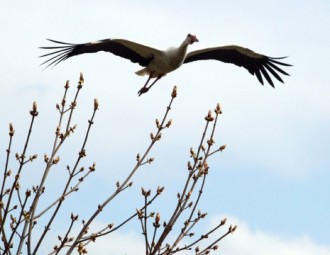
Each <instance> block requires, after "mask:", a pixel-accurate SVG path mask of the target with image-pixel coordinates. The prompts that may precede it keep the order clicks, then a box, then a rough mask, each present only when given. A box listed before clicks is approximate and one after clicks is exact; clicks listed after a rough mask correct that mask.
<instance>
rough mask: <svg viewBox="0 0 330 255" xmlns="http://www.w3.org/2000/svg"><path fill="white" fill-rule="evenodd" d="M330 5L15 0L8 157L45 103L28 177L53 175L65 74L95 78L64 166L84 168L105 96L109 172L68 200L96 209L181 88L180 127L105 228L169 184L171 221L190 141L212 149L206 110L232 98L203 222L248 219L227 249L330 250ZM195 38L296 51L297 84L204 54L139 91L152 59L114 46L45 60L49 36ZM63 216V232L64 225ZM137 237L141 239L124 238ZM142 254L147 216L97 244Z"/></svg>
mask: <svg viewBox="0 0 330 255" xmlns="http://www.w3.org/2000/svg"><path fill="white" fill-rule="evenodd" d="M329 12H330V3H329V1H325V0H324V1H322V0H318V1H305V0H303V1H281V0H280V1H273V0H268V1H267V0H266V1H255V0H251V1H207V2H206V1H204V2H202V1H189V2H188V1H180V2H178V1H172V0H171V1H93V2H91V1H77V0H73V1H64V0H59V1H49V0H46V1H35V0H31V1H28V2H26V1H15V2H9V1H5V2H2V3H1V8H0V33H1V38H2V40H1V41H0V45H1V49H2V51H1V58H0V66H1V68H0V86H1V93H0V100H1V106H2V107H0V116H1V122H0V141H1V143H0V164H1V165H3V164H4V160H5V150H6V145H7V139H8V136H7V134H8V123H10V122H12V123H13V124H14V127H15V130H16V133H15V141H14V145H13V147H14V150H15V149H16V150H17V151H19V150H21V148H22V143H23V142H22V141H23V139H24V137H25V134H26V132H27V128H28V123H29V114H28V111H29V110H30V108H31V106H32V102H33V101H37V103H38V109H39V112H40V114H39V116H38V119H37V122H36V126H35V130H34V133H33V135H32V139H33V144H32V145H31V147H30V148H29V152H30V153H31V154H32V153H33V154H34V153H37V154H38V155H39V160H37V162H36V163H35V167H32V169H33V170H34V171H35V172H33V174H27V179H30V181H32V180H34V178H35V175H38V173H39V174H40V169H42V167H41V165H42V161H43V159H42V156H41V155H43V154H44V153H47V152H49V151H50V149H51V146H52V139H53V134H54V130H55V127H56V123H57V118H58V114H57V113H56V109H55V105H56V103H58V102H59V101H60V98H61V96H62V93H63V86H64V84H65V81H66V80H70V83H71V84H72V90H71V92H70V93H71V95H72V94H73V93H74V89H73V88H74V86H75V85H76V83H77V80H78V77H79V73H80V72H83V73H84V77H85V84H84V88H83V90H82V92H81V97H80V99H79V102H78V107H77V113H76V114H77V115H76V116H75V118H74V121H75V122H76V123H77V124H78V130H77V132H76V133H75V134H74V137H73V138H72V142H68V145H67V146H65V147H64V148H63V151H62V152H60V153H59V154H60V156H61V158H63V161H64V162H63V166H65V165H66V164H72V158H73V157H74V156H75V155H76V151H78V148H79V144H80V142H81V139H82V136H83V134H84V130H85V129H86V127H87V119H88V118H90V114H91V112H92V107H93V100H94V98H97V99H98V100H99V103H100V110H99V111H98V112H97V116H96V119H95V125H94V126H93V129H92V133H91V135H90V138H89V141H88V144H87V152H88V158H87V159H85V160H84V161H83V164H86V165H90V164H91V163H92V162H96V164H97V171H96V172H95V173H94V174H93V176H91V177H90V178H89V180H88V182H86V184H85V186H83V187H82V188H81V191H80V192H81V193H80V194H81V196H82V198H81V196H79V194H75V195H74V196H73V197H72V199H71V200H70V202H69V203H67V204H66V205H65V206H66V207H65V210H67V211H68V212H71V211H75V210H77V208H81V209H80V215H82V217H88V215H90V214H91V211H92V208H93V206H96V205H97V203H99V202H98V201H102V200H103V199H104V198H105V197H107V195H108V194H111V191H113V190H114V187H115V182H116V181H117V180H122V179H123V178H124V177H125V176H126V175H127V174H128V173H129V171H130V169H132V167H133V166H134V164H135V156H136V154H137V152H143V150H145V148H146V146H147V145H148V143H149V134H150V132H151V131H153V130H154V120H155V118H161V116H162V114H163V113H164V111H165V109H166V106H167V104H168V102H169V99H170V93H171V91H172V88H173V86H174V85H177V86H178V98H177V99H176V100H175V102H174V105H173V107H172V111H171V113H170V118H172V119H173V126H172V127H171V128H170V129H168V130H166V132H165V133H164V136H163V138H162V141H161V142H160V143H159V144H157V145H156V148H155V149H154V150H153V151H152V153H151V156H153V157H155V162H154V163H153V164H152V165H150V166H149V165H148V166H145V167H144V168H143V169H142V170H141V171H140V172H138V173H137V175H136V176H135V177H134V187H133V188H132V189H130V190H129V191H127V192H126V193H125V194H123V195H122V197H121V198H118V199H117V200H115V202H114V204H113V205H111V206H110V207H109V209H108V210H107V211H105V212H104V214H102V215H101V216H100V217H99V218H98V219H97V222H96V225H98V224H99V225H100V226H101V225H102V224H106V223H107V222H108V221H109V220H110V221H111V220H114V221H119V220H120V219H123V218H121V217H124V216H125V215H129V214H130V213H131V212H134V210H135V208H137V207H139V205H141V203H142V202H143V201H142V198H141V196H140V195H139V192H140V191H139V190H140V188H141V186H144V187H147V188H148V187H149V188H152V189H154V188H156V187H157V186H165V187H166V192H165V193H164V194H163V195H162V197H161V198H160V199H159V201H158V202H157V203H156V204H155V205H154V208H155V209H154V210H159V211H161V214H162V215H168V214H169V212H170V211H169V210H168V208H169V207H170V206H169V205H171V203H172V204H173V201H175V196H176V193H177V192H178V191H180V189H181V185H182V184H183V181H184V178H185V174H186V172H185V166H186V162H187V161H188V160H189V149H190V147H194V148H196V146H197V145H198V143H199V139H200V137H201V134H202V130H203V126H204V119H203V118H204V116H205V115H206V114H207V111H208V110H209V109H213V108H214V107H215V106H216V104H217V103H218V102H219V103H220V104H221V106H222V109H223V114H222V115H221V118H220V120H219V125H218V127H217V130H216V132H217V133H216V137H215V140H216V142H217V145H219V146H220V145H222V144H226V145H227V148H226V150H225V151H223V152H222V153H221V154H219V155H217V156H216V157H214V158H212V160H211V162H210V178H209V180H208V182H207V187H206V189H205V192H204V193H205V194H204V196H205V197H204V198H205V199H204V200H202V202H201V207H202V209H203V210H204V211H207V212H208V213H209V214H208V217H207V219H206V221H205V225H204V226H202V227H201V228H202V229H204V230H206V229H207V228H208V227H210V226H212V224H213V225H214V224H215V222H217V220H219V219H221V218H223V217H227V218H228V222H230V223H231V224H234V225H238V229H237V232H235V233H234V234H233V235H231V236H230V237H228V238H226V239H225V240H224V241H223V242H222V244H221V247H222V254H242V255H250V254H270V255H272V254H294V255H295V254H300V255H301V254H303V255H312V254H313V255H314V254H321V255H323V254H324V255H325V254H330V238H329V231H328V230H329V229H330V220H329V215H330V185H329V182H330V171H329V170H330V157H329V155H328V153H329V149H330V86H329V80H330V74H329V70H328V69H329V65H328V62H329V58H330V51H329V45H330V27H329V24H330V16H329ZM188 33H193V34H196V35H197V38H198V39H199V42H198V43H195V44H193V45H191V46H190V50H197V49H201V48H206V47H212V46H220V45H231V44H236V45H240V46H244V47H247V48H250V49H252V50H254V51H256V52H258V53H262V54H266V55H268V56H271V57H282V56H287V59H285V62H287V63H290V64H292V65H293V66H292V67H286V68H285V71H287V72H288V73H289V74H290V76H284V77H283V79H284V81H285V84H282V83H280V82H277V81H276V83H275V89H273V88H272V87H271V86H269V85H265V86H261V85H260V84H259V82H258V80H257V78H256V77H254V76H251V75H250V74H249V73H248V72H247V71H246V70H244V69H243V68H238V67H237V66H234V65H229V64H224V63H220V62H216V61H205V62H204V61H198V62H194V63H191V64H189V65H184V66H182V67H181V68H180V69H179V70H177V71H175V72H173V73H170V74H168V75H167V76H166V77H164V78H162V79H161V80H160V81H159V82H158V83H157V84H156V85H155V86H154V87H153V88H152V89H151V90H150V91H149V92H148V93H147V94H145V95H143V96H141V97H138V96H137V91H138V90H139V89H140V87H142V85H143V84H144V82H145V79H146V78H145V77H143V78H142V77H139V76H136V75H135V74H134V72H135V71H137V70H139V69H140V67H139V66H138V65H137V64H132V63H131V62H130V61H128V60H125V59H121V58H118V57H117V56H114V55H111V54H109V53H104V52H102V53H97V54H89V55H87V54H86V55H81V56H77V57H74V58H70V59H68V60H66V61H65V62H62V63H61V64H59V65H58V66H56V67H55V68H53V69H46V70H43V67H41V66H40V64H41V63H42V59H40V58H38V56H40V55H42V54H45V53H46V52H45V51H44V50H41V49H39V48H38V47H40V46H51V45H52V43H50V42H48V41H47V40H46V38H51V39H55V40H59V41H64V42H69V43H85V42H89V41H96V40H99V39H105V38H122V39H128V40H132V41H136V42H139V43H141V44H145V45H148V46H151V47H155V48H159V49H166V48H168V47H171V46H178V45H180V44H181V42H182V41H183V40H184V38H185V37H186V35H187V34H188ZM73 151H74V153H73ZM71 155H73V156H71ZM70 160H71V161H70ZM39 166H40V167H39ZM31 171H32V170H31ZM36 171H39V172H37V173H36ZM64 175H65V167H62V168H61V167H58V170H57V172H56V173H52V178H53V179H52V181H50V182H49V184H48V185H49V187H50V190H56V188H57V187H58V185H60V181H61V178H62V177H63V176H64ZM178 187H180V188H178ZM50 193H51V194H50V196H52V192H50ZM54 194H55V192H54ZM46 202H47V201H45V203H46ZM63 217H64V216H63ZM60 223H61V222H60ZM60 223H59V224H57V225H56V227H55V230H58V231H61V230H62V231H63V228H64V226H62V225H61V224H60ZM56 236H57V234H54V237H56ZM127 240H130V243H131V245H130V246H129V247H126V246H125V245H124V243H125V242H127ZM49 242H50V243H52V240H51V238H50V240H49ZM54 242H55V241H54ZM109 244H111V245H109ZM52 245H53V244H52ZM139 250H141V251H142V252H143V238H142V235H141V230H140V229H139V222H138V221H134V222H131V224H129V225H128V226H126V227H125V228H122V229H121V230H120V231H118V232H117V233H116V234H114V235H112V236H109V237H105V238H101V239H100V240H98V242H97V245H94V246H93V245H92V246H91V248H90V252H91V254H101V253H100V251H102V252H106V253H105V254H134V253H135V252H136V251H139ZM45 252H46V250H45Z"/></svg>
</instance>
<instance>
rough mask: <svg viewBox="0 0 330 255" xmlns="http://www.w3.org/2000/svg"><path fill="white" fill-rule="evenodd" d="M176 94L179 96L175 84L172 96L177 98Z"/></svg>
mask: <svg viewBox="0 0 330 255" xmlns="http://www.w3.org/2000/svg"><path fill="white" fill-rule="evenodd" d="M176 96H177V87H176V86H174V87H173V90H172V94H171V97H172V98H175V97H176Z"/></svg>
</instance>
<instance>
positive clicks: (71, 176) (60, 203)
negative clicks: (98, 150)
mask: <svg viewBox="0 0 330 255" xmlns="http://www.w3.org/2000/svg"><path fill="white" fill-rule="evenodd" d="M96 110H97V109H94V111H93V114H92V118H91V120H90V121H89V125H88V128H87V132H86V135H85V138H84V142H83V145H82V147H81V150H80V153H79V156H78V159H77V161H76V163H75V166H74V168H73V170H72V173H71V174H70V176H69V179H68V181H67V183H66V186H65V188H64V191H63V193H62V196H61V198H63V199H61V200H60V201H59V202H58V204H57V206H56V209H55V211H54V212H53V214H52V216H51V218H50V220H49V222H48V224H47V226H46V227H45V230H44V231H43V233H42V235H41V237H40V238H39V241H38V243H37V245H36V247H35V248H34V251H33V254H36V253H37V251H38V249H39V247H40V245H41V243H42V241H43V239H44V238H45V236H46V234H47V232H48V231H49V229H50V226H51V224H52V223H53V221H54V219H55V217H56V214H57V212H58V211H59V209H60V207H61V205H62V203H63V201H64V196H65V194H66V193H67V190H68V188H69V186H70V183H71V181H72V178H73V176H74V174H75V171H76V170H77V168H78V165H79V163H80V160H81V159H82V158H83V157H84V154H83V153H82V152H83V151H84V150H85V146H86V143H87V139H88V136H89V133H90V130H91V127H92V124H93V120H94V117H95V113H96Z"/></svg>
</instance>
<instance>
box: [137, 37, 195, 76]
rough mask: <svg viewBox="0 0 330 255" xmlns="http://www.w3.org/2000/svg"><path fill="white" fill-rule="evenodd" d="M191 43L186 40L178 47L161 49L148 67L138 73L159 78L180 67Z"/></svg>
mask: <svg viewBox="0 0 330 255" xmlns="http://www.w3.org/2000/svg"><path fill="white" fill-rule="evenodd" d="M189 44H190V42H189V41H187V40H185V41H183V43H182V44H181V45H180V46H179V47H177V48H175V47H172V48H169V49H167V50H166V51H160V52H159V54H157V55H154V56H153V59H152V60H151V61H150V63H149V64H148V66H147V67H145V68H143V69H141V70H139V71H137V72H136V74H137V75H150V77H151V78H157V77H159V76H165V75H166V74H167V73H170V72H172V71H174V70H176V69H178V68H179V67H180V66H181V65H182V64H183V61H184V59H185V57H186V54H187V49H188V45H189Z"/></svg>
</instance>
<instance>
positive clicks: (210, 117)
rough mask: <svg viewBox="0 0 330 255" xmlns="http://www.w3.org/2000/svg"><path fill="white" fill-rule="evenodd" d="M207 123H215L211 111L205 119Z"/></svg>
mask: <svg viewBox="0 0 330 255" xmlns="http://www.w3.org/2000/svg"><path fill="white" fill-rule="evenodd" d="M204 119H205V120H206V121H213V120H214V118H213V117H212V112H211V110H209V112H208V114H207V116H206V117H205V118H204Z"/></svg>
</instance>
